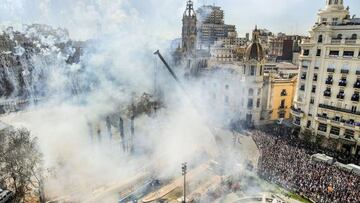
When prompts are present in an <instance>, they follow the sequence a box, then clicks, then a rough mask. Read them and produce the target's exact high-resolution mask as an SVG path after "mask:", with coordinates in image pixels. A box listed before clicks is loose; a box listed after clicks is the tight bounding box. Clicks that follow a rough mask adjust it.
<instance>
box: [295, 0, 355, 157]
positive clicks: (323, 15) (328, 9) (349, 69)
mask: <svg viewBox="0 0 360 203" xmlns="http://www.w3.org/2000/svg"><path fill="white" fill-rule="evenodd" d="M358 36H360V20H359V19H357V18H354V17H350V13H349V8H345V7H344V4H343V0H326V6H325V8H324V9H322V10H320V11H319V13H318V20H317V22H316V23H315V25H314V26H313V28H312V30H311V31H310V38H309V39H304V40H303V41H302V44H301V47H302V51H301V55H300V57H299V66H300V73H299V82H298V93H297V96H296V99H295V105H294V108H293V110H292V114H293V115H294V121H293V123H294V124H295V125H296V126H299V127H300V129H301V132H302V133H301V134H302V135H303V136H304V135H309V134H311V139H312V140H313V141H316V142H318V143H319V144H321V145H323V146H325V147H329V148H333V149H338V150H340V151H343V152H346V153H349V154H350V153H351V154H359V153H360V151H359V150H360V146H359V145H360V139H359V135H360V105H359V99H360V96H359V93H360V55H359V51H360V39H359V37H358Z"/></svg>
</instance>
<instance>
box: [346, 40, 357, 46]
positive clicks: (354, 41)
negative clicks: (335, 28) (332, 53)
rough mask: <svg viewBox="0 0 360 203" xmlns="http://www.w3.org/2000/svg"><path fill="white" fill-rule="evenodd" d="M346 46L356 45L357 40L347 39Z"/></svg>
mask: <svg viewBox="0 0 360 203" xmlns="http://www.w3.org/2000/svg"><path fill="white" fill-rule="evenodd" d="M345 44H347V45H351V44H356V39H345Z"/></svg>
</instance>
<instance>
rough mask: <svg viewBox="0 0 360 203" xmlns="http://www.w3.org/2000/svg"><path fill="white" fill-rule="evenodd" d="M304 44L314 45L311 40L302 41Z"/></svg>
mask: <svg viewBox="0 0 360 203" xmlns="http://www.w3.org/2000/svg"><path fill="white" fill-rule="evenodd" d="M301 43H302V44H312V43H313V42H312V41H311V39H306V38H305V39H302V41H301Z"/></svg>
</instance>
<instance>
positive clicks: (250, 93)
mask: <svg viewBox="0 0 360 203" xmlns="http://www.w3.org/2000/svg"><path fill="white" fill-rule="evenodd" d="M249 96H254V90H253V89H252V88H250V89H249Z"/></svg>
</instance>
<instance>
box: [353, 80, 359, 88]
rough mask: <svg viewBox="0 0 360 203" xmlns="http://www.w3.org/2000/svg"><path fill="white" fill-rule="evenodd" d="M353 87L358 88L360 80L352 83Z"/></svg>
mask: <svg viewBox="0 0 360 203" xmlns="http://www.w3.org/2000/svg"><path fill="white" fill-rule="evenodd" d="M354 88H360V80H358V81H356V83H355V84H354Z"/></svg>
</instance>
